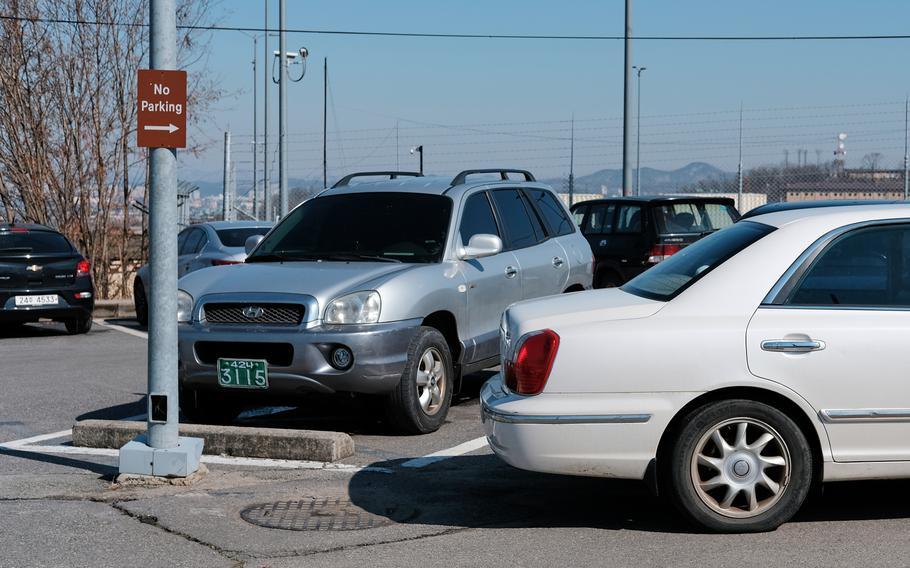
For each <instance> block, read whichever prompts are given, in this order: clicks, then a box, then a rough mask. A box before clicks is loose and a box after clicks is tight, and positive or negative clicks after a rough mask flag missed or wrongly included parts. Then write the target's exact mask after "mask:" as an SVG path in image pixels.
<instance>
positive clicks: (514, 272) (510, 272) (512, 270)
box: [506, 266, 518, 278]
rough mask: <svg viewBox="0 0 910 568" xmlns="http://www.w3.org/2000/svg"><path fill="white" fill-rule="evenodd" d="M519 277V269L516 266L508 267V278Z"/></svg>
mask: <svg viewBox="0 0 910 568" xmlns="http://www.w3.org/2000/svg"><path fill="white" fill-rule="evenodd" d="M517 275H518V269H517V268H515V267H514V266H506V278H515V276H517Z"/></svg>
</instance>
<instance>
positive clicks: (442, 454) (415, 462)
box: [401, 436, 487, 467]
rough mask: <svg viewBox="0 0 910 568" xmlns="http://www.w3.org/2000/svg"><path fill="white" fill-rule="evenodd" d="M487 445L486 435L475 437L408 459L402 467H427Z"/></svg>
mask: <svg viewBox="0 0 910 568" xmlns="http://www.w3.org/2000/svg"><path fill="white" fill-rule="evenodd" d="M485 447H487V438H486V436H481V437H480V438H475V439H473V440H470V441H468V442H465V443H463V444H458V445H457V446H455V447H452V448H449V449H447V450H441V451H438V452H434V453H432V454H428V455H425V456H423V457H422V458H414V459H412V460H408V461H406V462H404V463H402V464H401V467H425V466H428V465H430V464H431V463H436V462H438V461H442V460H447V459H449V458H454V457H457V456H462V455H464V454H467V453H469V452H473V451H475V450H479V449H481V448H485Z"/></svg>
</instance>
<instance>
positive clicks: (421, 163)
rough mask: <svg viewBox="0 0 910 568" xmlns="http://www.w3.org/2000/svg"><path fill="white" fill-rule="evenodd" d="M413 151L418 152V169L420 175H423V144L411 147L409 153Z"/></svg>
mask: <svg viewBox="0 0 910 568" xmlns="http://www.w3.org/2000/svg"><path fill="white" fill-rule="evenodd" d="M414 152H417V153H418V154H420V169H419V170H418V171H419V172H420V175H423V144H421V145H420V146H415V147H413V148H411V154H413V153H414Z"/></svg>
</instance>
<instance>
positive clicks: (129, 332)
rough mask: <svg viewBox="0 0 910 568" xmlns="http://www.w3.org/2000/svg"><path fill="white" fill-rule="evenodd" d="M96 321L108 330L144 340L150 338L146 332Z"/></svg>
mask: <svg viewBox="0 0 910 568" xmlns="http://www.w3.org/2000/svg"><path fill="white" fill-rule="evenodd" d="M94 321H95V323H96V324H98V325H100V326H101V327H107V328H110V329H115V330H117V331H120V332H123V333H125V334H127V335H132V336H133V337H141V338H142V339H148V338H149V334H148V333H146V332H144V331H139V330H138V329H130V328H128V327H124V326H122V325H117V324H115V323H107V322H104V321H101V320H94Z"/></svg>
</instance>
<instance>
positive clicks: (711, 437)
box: [690, 418, 790, 518]
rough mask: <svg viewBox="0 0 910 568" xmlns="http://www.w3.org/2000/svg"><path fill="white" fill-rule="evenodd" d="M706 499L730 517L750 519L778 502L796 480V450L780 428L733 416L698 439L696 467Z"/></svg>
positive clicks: (693, 472) (694, 472)
mask: <svg viewBox="0 0 910 568" xmlns="http://www.w3.org/2000/svg"><path fill="white" fill-rule="evenodd" d="M690 471H691V476H692V484H693V485H694V487H695V492H696V493H697V494H698V496H699V497H700V498H701V500H702V501H703V502H704V503H705V505H707V506H708V507H710V508H711V509H712V510H713V511H715V512H717V513H720V514H721V515H724V516H726V517H735V518H748V517H754V516H756V515H759V514H761V513H763V512H765V511H767V510H768V509H769V508H770V507H772V506H774V504H775V503H777V502H778V501H779V500H780V498H781V496H782V495H783V494H784V491H785V490H786V488H787V484H788V483H789V481H790V451H789V449H788V448H787V445H786V443H785V442H784V440H783V438H781V436H780V434H778V433H777V431H776V430H774V428H772V427H771V426H769V425H768V424H765V423H764V422H762V421H760V420H755V419H753V418H733V419H731V420H726V421H724V422H722V423H720V424H718V425H717V426H715V427H713V428H711V429H709V430H708V431H707V432H706V433H705V434H704V435H703V436H702V437H701V439H700V440H699V441H698V444H697V445H696V446H695V452H694V453H693V454H692V463H691V467H690Z"/></svg>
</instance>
